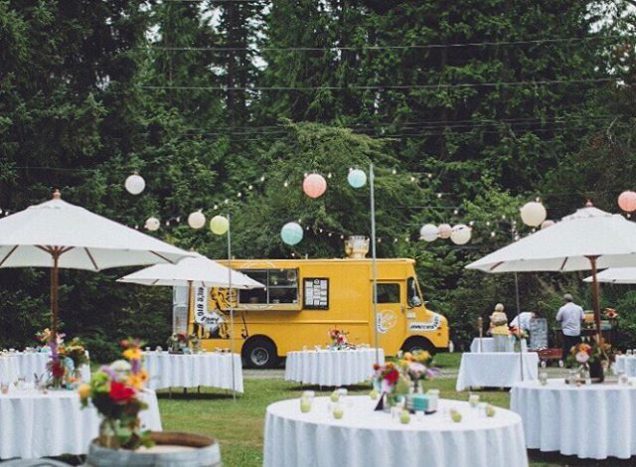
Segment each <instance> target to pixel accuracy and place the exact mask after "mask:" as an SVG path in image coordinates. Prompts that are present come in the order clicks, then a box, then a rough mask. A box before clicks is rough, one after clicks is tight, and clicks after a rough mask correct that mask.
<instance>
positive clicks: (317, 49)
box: [141, 0, 634, 52]
mask: <svg viewBox="0 0 636 467" xmlns="http://www.w3.org/2000/svg"><path fill="white" fill-rule="evenodd" d="M173 1H174V0H173ZM627 39H631V40H632V41H633V40H634V38H633V37H630V36H587V37H548V38H537V39H527V40H518V41H482V42H454V43H450V44H442V43H437V44H403V45H360V46H339V45H333V46H329V47H305V46H299V47H267V46H265V47H215V46H210V47H196V46H195V47H192V46H155V45H151V46H147V47H141V49H144V50H161V51H174V52H179V51H184V52H185V51H194V52H206V51H210V52H238V51H251V52H265V51H268V52H275V51H280V52H285V51H289V52H293V51H297V52H320V51H335V50H346V51H360V50H404V49H420V50H426V49H445V48H458V47H499V46H516V45H533V44H534V45H536V44H556V43H564V42H588V41H604V40H627Z"/></svg>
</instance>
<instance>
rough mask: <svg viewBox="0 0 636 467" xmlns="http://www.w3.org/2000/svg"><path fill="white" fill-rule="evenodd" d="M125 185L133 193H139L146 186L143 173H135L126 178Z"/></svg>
mask: <svg viewBox="0 0 636 467" xmlns="http://www.w3.org/2000/svg"><path fill="white" fill-rule="evenodd" d="M124 187H125V188H126V191H127V192H128V193H130V194H131V195H138V194H139V193H141V192H142V191H144V188H146V181H145V180H144V178H143V177H142V176H141V175H139V174H137V173H134V174H132V175H131V176H129V177H128V178H127V179H126V181H125V182H124Z"/></svg>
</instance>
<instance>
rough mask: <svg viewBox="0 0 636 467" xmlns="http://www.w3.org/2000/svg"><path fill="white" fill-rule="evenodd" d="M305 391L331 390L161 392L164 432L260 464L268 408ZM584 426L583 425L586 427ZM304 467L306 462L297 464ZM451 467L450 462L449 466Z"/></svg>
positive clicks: (254, 386)
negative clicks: (192, 437) (209, 439)
mask: <svg viewBox="0 0 636 467" xmlns="http://www.w3.org/2000/svg"><path fill="white" fill-rule="evenodd" d="M460 358H461V354H442V355H438V356H437V357H436V364H437V365H438V366H439V367H442V368H446V369H452V368H457V367H458V366H459V359H460ZM425 386H426V388H437V389H439V390H440V393H441V397H443V398H447V399H462V400H466V399H467V397H468V395H467V393H465V392H464V393H457V392H456V391H455V378H439V379H436V380H433V381H427V382H426V385H425ZM304 389H313V390H315V391H316V395H328V394H329V393H330V392H331V389H324V390H323V391H320V389H319V388H318V387H302V386H299V385H298V384H295V383H289V382H285V381H283V380H282V379H274V378H272V379H246V380H245V393H244V394H243V395H240V396H238V397H237V400H236V402H233V401H232V396H231V395H230V394H227V393H225V392H223V391H219V390H212V389H206V390H202V392H201V393H200V394H197V393H192V392H189V393H188V394H187V395H185V394H183V393H182V391H180V390H177V391H176V392H173V394H172V398H171V399H170V398H169V397H168V393H167V392H164V391H160V392H159V407H160V410H161V418H162V421H163V428H164V430H169V431H189V432H194V433H201V434H206V435H210V436H213V437H214V438H216V439H217V440H218V441H219V443H220V445H221V455H222V459H223V463H224V465H226V466H229V467H257V466H259V467H260V466H261V465H262V462H263V453H262V451H263V428H264V421H265V409H266V407H267V406H268V405H269V404H270V403H272V402H275V401H278V400H282V399H288V398H296V397H299V395H300V393H301V391H302V390H304ZM369 390H370V386H369V387H367V386H364V385H361V386H356V387H353V388H349V392H350V393H351V394H367V393H368V392H369ZM479 394H480V396H481V400H483V401H485V402H490V403H492V404H494V405H497V406H499V407H504V408H508V406H509V401H510V397H509V394H508V391H501V390H498V391H480V392H479ZM583 429H585V428H583ZM530 459H531V463H530V465H531V466H532V467H552V466H566V465H586V466H597V465H598V466H604V467H610V466H612V467H613V466H627V465H636V462H635V463H632V462H629V461H625V462H623V461H618V460H616V459H614V460H608V461H604V462H596V461H581V460H579V459H576V458H575V457H564V456H560V455H556V454H550V455H546V454H541V453H538V452H531V453H530ZM299 467H302V466H299ZM449 467H452V466H449Z"/></svg>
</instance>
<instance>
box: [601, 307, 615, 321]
mask: <svg viewBox="0 0 636 467" xmlns="http://www.w3.org/2000/svg"><path fill="white" fill-rule="evenodd" d="M603 317H604V318H605V319H609V320H615V319H618V312H617V311H616V310H615V309H614V308H605V310H603Z"/></svg>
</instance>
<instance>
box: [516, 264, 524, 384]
mask: <svg viewBox="0 0 636 467" xmlns="http://www.w3.org/2000/svg"><path fill="white" fill-rule="evenodd" d="M515 299H516V302H517V331H518V332H519V370H520V371H521V381H523V345H522V343H523V341H522V340H521V302H520V300H519V276H518V274H517V273H516V272H515ZM515 339H516V337H515Z"/></svg>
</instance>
